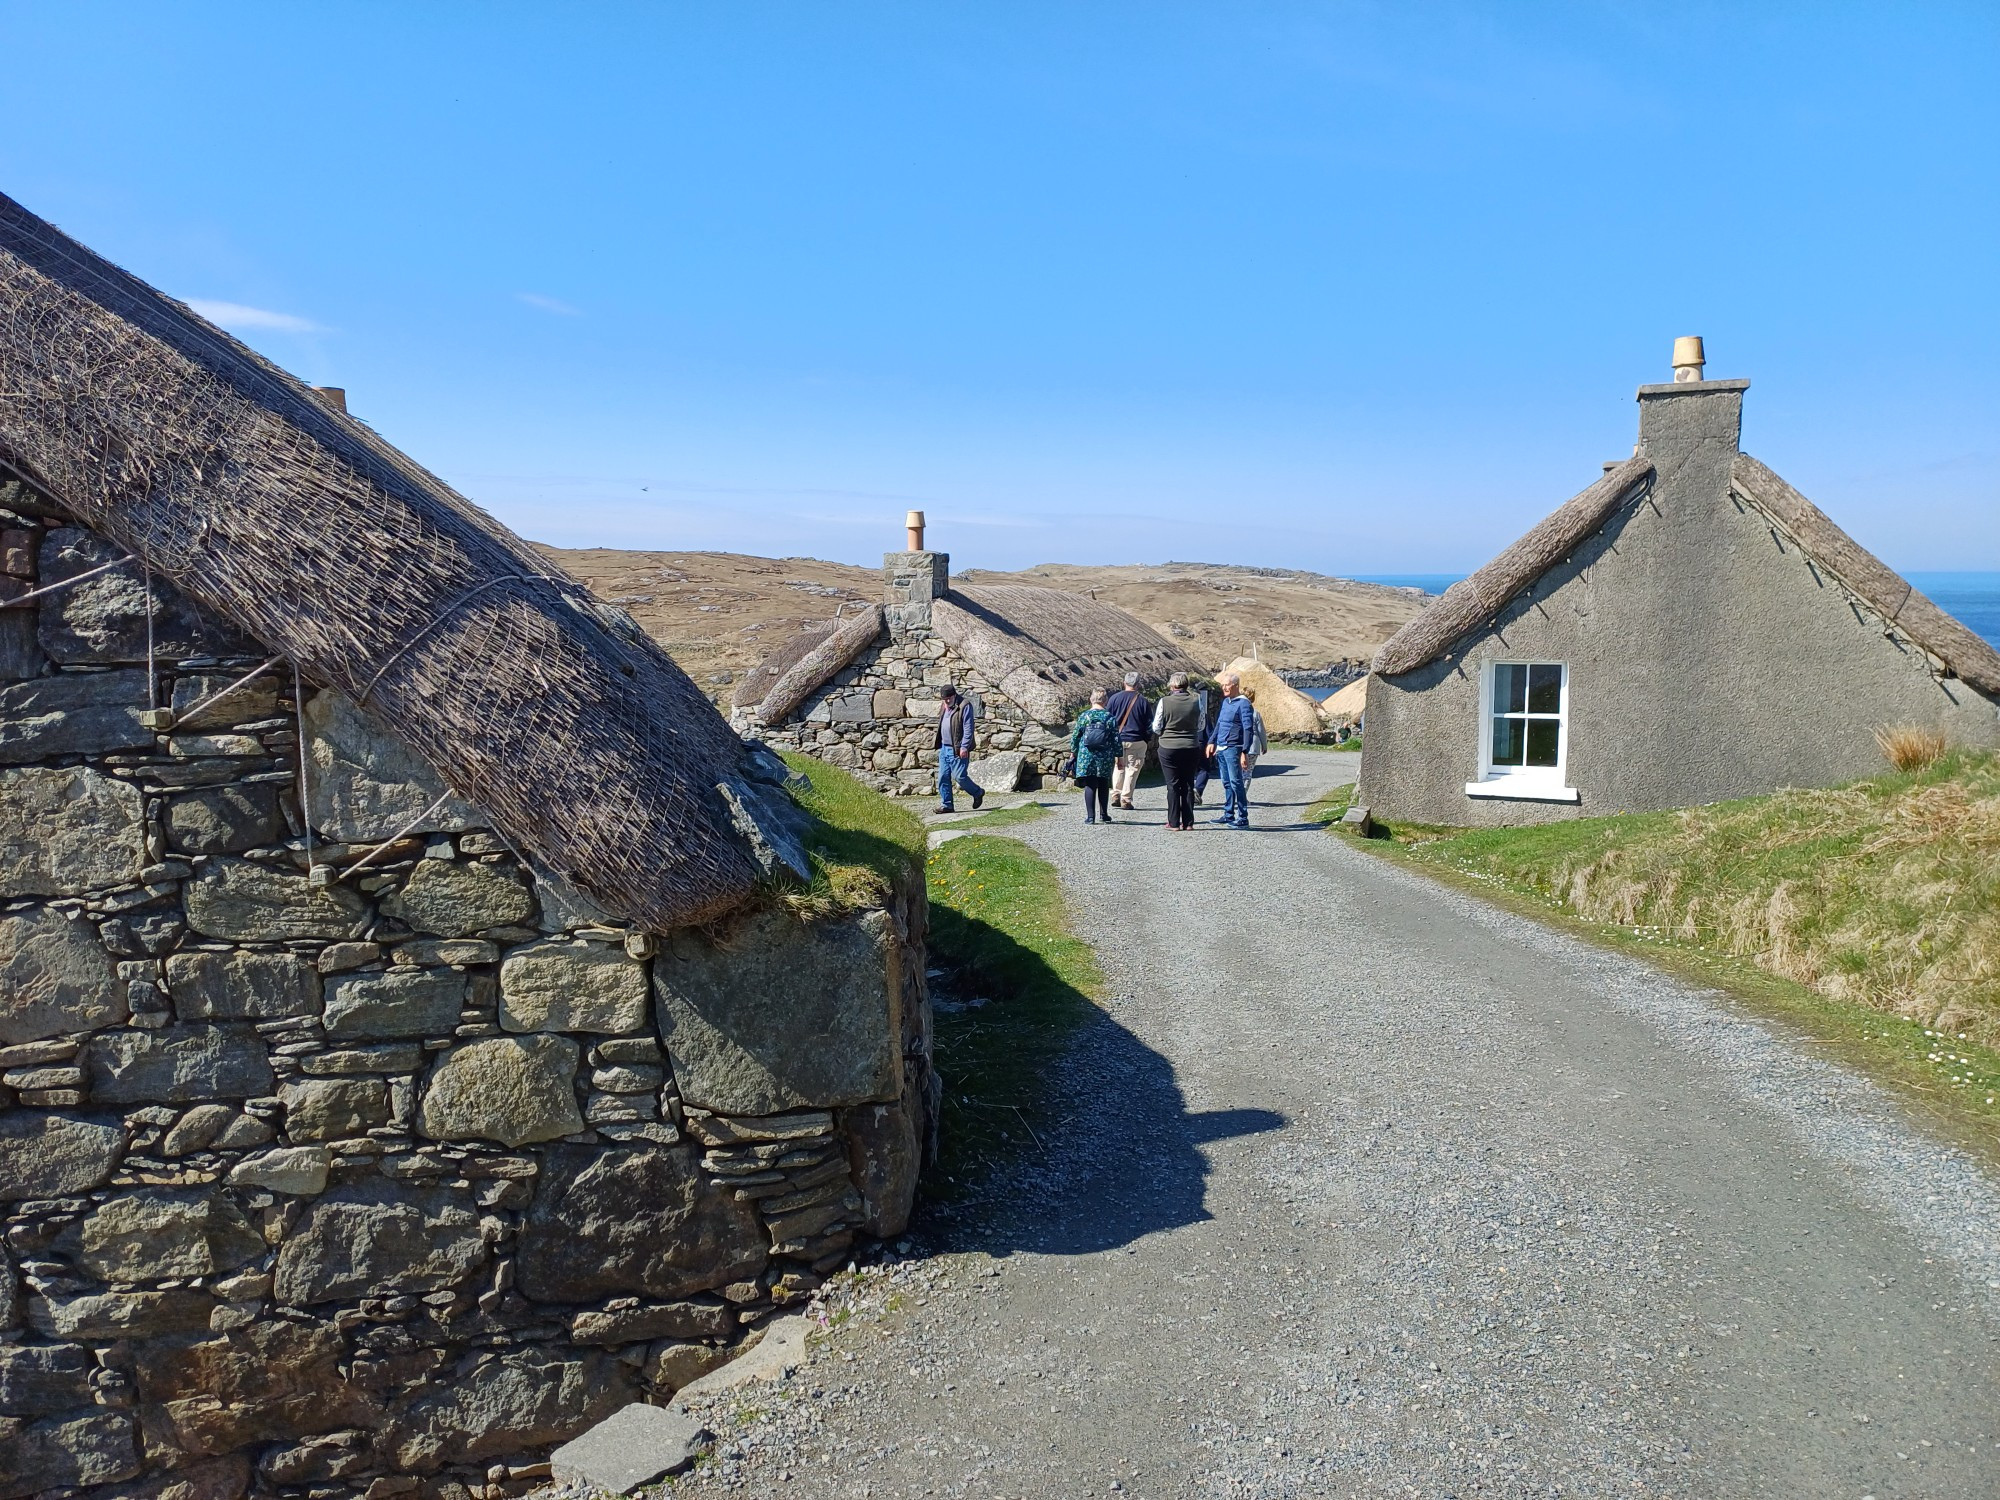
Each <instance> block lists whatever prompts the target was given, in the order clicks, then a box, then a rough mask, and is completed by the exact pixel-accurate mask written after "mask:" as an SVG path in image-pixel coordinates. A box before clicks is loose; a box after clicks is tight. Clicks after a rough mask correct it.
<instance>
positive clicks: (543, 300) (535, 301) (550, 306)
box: [514, 292, 583, 318]
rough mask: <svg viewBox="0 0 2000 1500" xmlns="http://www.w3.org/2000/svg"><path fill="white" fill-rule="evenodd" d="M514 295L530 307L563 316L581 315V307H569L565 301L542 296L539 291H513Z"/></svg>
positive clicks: (575, 316) (573, 316) (574, 316)
mask: <svg viewBox="0 0 2000 1500" xmlns="http://www.w3.org/2000/svg"><path fill="white" fill-rule="evenodd" d="M514 297H515V299H516V300H517V301H520V302H525V303H527V304H528V306H530V307H539V308H540V309H541V310H542V311H543V312H549V313H557V314H559V315H561V316H562V317H565V318H578V317H582V316H583V309H582V308H580V307H571V306H570V305H569V304H568V303H567V302H564V301H562V300H561V299H560V298H557V297H544V296H543V295H542V294H541V293H540V292H516V293H514Z"/></svg>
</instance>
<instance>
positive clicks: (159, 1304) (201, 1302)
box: [28, 1287, 215, 1340]
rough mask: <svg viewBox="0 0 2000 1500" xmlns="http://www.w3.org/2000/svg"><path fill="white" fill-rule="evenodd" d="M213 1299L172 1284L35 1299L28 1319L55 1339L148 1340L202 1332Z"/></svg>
mask: <svg viewBox="0 0 2000 1500" xmlns="http://www.w3.org/2000/svg"><path fill="white" fill-rule="evenodd" d="M214 1311H215V1299H214V1298H213V1297H211V1296H209V1295H208V1294H207V1293H206V1292H197V1291H195V1290H193V1289H192V1288H188V1287H175V1288H172V1289H170V1290H167V1291H158V1292H92V1293H87V1294H85V1295H83V1296H80V1297H62V1296H46V1297H35V1298H33V1299H31V1300H30V1302H29V1304H28V1322H29V1324H30V1326H32V1327H33V1328H34V1329H35V1330H36V1331H37V1332H38V1333H42V1334H46V1335H47V1336H48V1337H50V1338H58V1339H82V1340H90V1339H107V1340H108V1339H125V1338H133V1339H150V1338H159V1337H161V1336H162V1335H165V1334H170V1333H206V1332H207V1331H208V1320H209V1315H210V1314H211V1313H213V1312H214Z"/></svg>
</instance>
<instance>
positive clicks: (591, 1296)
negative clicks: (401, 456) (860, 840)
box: [0, 488, 931, 1500]
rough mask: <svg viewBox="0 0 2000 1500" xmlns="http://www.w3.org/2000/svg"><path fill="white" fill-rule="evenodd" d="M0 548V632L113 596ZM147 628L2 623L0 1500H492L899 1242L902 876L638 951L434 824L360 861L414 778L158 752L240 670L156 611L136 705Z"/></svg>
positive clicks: (91, 547) (161, 606) (71, 536)
mask: <svg viewBox="0 0 2000 1500" xmlns="http://www.w3.org/2000/svg"><path fill="white" fill-rule="evenodd" d="M0 505H4V506H5V507H6V508H5V509H0V574H4V578H5V582H4V583H0V598H5V597H13V596H17V595H18V594H20V593H21V592H23V591H24V590H25V589H26V588H28V587H32V586H33V584H34V583H35V582H36V581H38V580H39V581H42V582H47V581H52V580H54V579H57V578H60V577H65V576H69V575H72V574H74V573H77V572H80V571H82V570H83V569H84V568H86V567H89V566H92V565H94V564H95V562H97V561H99V560H104V559H107V558H109V557H112V556H116V555H117V554H116V553H115V551H113V550H111V549H109V548H108V547H107V546H106V545H105V544H104V543H102V542H101V541H99V540H98V539H97V538H94V537H92V536H90V535H89V534H88V533H85V532H82V531H80V530H78V529H77V528H75V527H72V526H68V525H66V524H63V523H62V521H61V519H60V518H59V517H55V516H52V515H50V514H49V513H48V509H47V507H46V506H42V505H39V504H38V503H37V502H36V501H35V500H34V499H33V497H32V496H29V495H26V494H23V493H21V492H20V491H19V490H18V488H15V489H11V490H0ZM145 587H146V585H145V582H144V579H143V576H142V575H141V574H140V572H139V570H138V569H137V568H136V567H132V568H129V569H120V570H116V571H114V572H112V573H109V574H106V575H103V576H102V577H101V578H99V579H95V580H92V581H90V582H86V583H84V584H80V585H77V586H75V587H74V588H72V589H70V590H68V591H65V592H63V593H61V594H58V595H55V596H53V597H52V598H50V599H48V600H46V601H43V602H41V603H39V604H36V603H31V604H28V605H26V606H19V607H15V608H12V609H8V608H5V607H0V1221H3V1222H0V1227H3V1228H4V1248H0V1500H9V1497H14V1496H23V1495H32V1494H42V1493H45V1492H58V1493H67V1492H69V1491H68V1487H76V1488H75V1492H76V1493H79V1494H83V1495H88V1496H91V1497H111V1496H120V1497H124V1496H132V1497H137V1496H140V1495H171V1496H175V1497H178V1500H208V1497H228V1500H235V1497H241V1496H244V1495H248V1494H256V1495H281V1494H282V1495H299V1496H305V1495H311V1496H316V1497H318V1496H324V1497H337V1496H347V1495H367V1496H370V1497H381V1496H389V1495H412V1496H415V1495H419V1494H421V1495H426V1496H436V1497H449V1500H461V1497H466V1500H469V1497H471V1496H479V1495H501V1494H516V1493H521V1492H523V1491H525V1490H527V1489H529V1488H532V1487H533V1486H534V1485H535V1484H536V1483H537V1482H538V1475H539V1474H540V1473H544V1472H546V1471H545V1470H543V1469H540V1468H538V1465H539V1464H540V1462H541V1461H542V1460H544V1459H545V1456H546V1451H547V1449H548V1447H549V1446H550V1445H551V1444H553V1443H556V1442H559V1441H562V1440H564V1439H566V1438H568V1437H570V1436H572V1435H574V1434H575V1433H576V1432H578V1431H579V1430H581V1429H582V1428H584V1427H586V1426H588V1425H589V1424H591V1423H592V1422H594V1421H596V1420H597V1419H599V1418H601V1417H602V1416H604V1415H605V1414H606V1413H608V1412H609V1411H611V1410H613V1409H615V1408H617V1407H618V1406H620V1405H623V1404H624V1403H626V1402H628V1401H631V1400H634V1399H664V1398H665V1397H666V1396H667V1395H668V1394H670V1393H671V1392H672V1391H673V1390H674V1389H675V1388H676V1387H677V1386H679V1385H681V1384H684V1383H686V1382H687V1381H688V1380H690V1379H693V1378H695V1377H696V1376H698V1375H699V1374H701V1373H703V1372H704V1371H705V1370H707V1369H709V1368H711V1367H712V1366H713V1365H714V1364H716V1363H718V1362H719V1361H720V1360H721V1359H722V1358H724V1357H725V1352H724V1351H726V1350H727V1349H728V1347H729V1346H730V1345H731V1344H732V1343H734V1342H736V1341H738V1340H740V1339H741V1338H742V1337H743V1336H744V1334H745V1332H746V1330H749V1329H753V1328H754V1327H755V1325H756V1324H757V1323H758V1322H759V1321H760V1320H761V1319H762V1318H764V1317H765V1316H767V1315H768V1314H769V1313H770V1312H771V1311H772V1310H773V1309H774V1308H775V1307H778V1306H781V1305H783V1304H785V1303H787V1302H789V1301H792V1300H795V1299H798V1298H801V1297H803V1296H804V1295H806V1294H807V1293H808V1292H809V1291H810V1290H811V1289H812V1288H814V1287H815V1286H817V1285H818V1281H819V1278H820V1277H822V1276H824V1275H825V1274H826V1273H828V1272H829V1271H831V1270H832V1269H833V1268H834V1267H836V1266H838V1265H841V1264H843V1263H844V1262H845V1260H846V1259H847V1257H848V1255H849V1253H850V1247H851V1246H852V1244H853V1243H854V1240H855V1237H856V1236H857V1235H860V1234H890V1233H896V1232H899V1231H900V1230H901V1228H902V1226H903V1224H904V1222H905V1220H906V1218H907V1214H908V1210H909V1205H910V1200H911V1196H912V1194H913V1192H914V1187H915V1178H916V1172H917V1169H918V1165H919V1158H920V1156H921V1154H922V1150H923V1147H924V1142H925V1139H926V1136H927V1133H928V1121H929V1118H930V1109H929V1097H930V1092H929V1091H930V1088H931V1081H930V1074H929V1061H928V1060H929V1047H930V1033H929V1001H928V998H927V995H926V992H925V988H924V941H925V901H924V890H923V884H922V872H921V870H920V869H917V868H915V867H913V868H912V869H911V871H910V872H909V874H908V876H907V877H906V878H905V879H904V880H903V881H902V882H900V883H899V884H898V886H897V887H896V890H895V893H894V896H893V899H892V900H891V901H889V903H888V904H887V905H886V907H885V908H883V909H881V910H876V911H870V912H866V913H861V914H858V915H856V916H853V917H851V918H848V919H845V920H838V921H832V922H827V923H821V924H815V925H810V926H808V925H805V924H803V923H802V922H801V921H800V920H799V919H798V918H797V917H795V916H794V915H793V914H792V913H791V911H790V910H789V909H788V908H786V907H784V906H782V905H772V906H770V907H767V908H760V909H756V910H752V911H748V912H745V913H743V914H741V915H740V916H739V917H738V919H737V922H736V927H735V930H733V931H720V932H706V933H693V932H682V933H673V934H667V935H665V936H663V937H654V936H653V935H650V934H644V933H637V932H630V931H627V930H625V929H624V928H623V927H622V926H620V925H619V924H618V923H616V922H614V921H612V920H611V919H609V918H608V917H607V916H606V915H605V914H604V913H603V912H602V911H600V910H598V909H596V908H595V907H594V906H593V905H592V904H591V903H590V902H589V901H588V900H586V899H584V898H583V897H582V896H580V895H579V894H578V893H576V892H575V891H574V890H572V889H570V888H569V887H567V886H566V885H564V884H563V883H562V882H560V881H557V880H554V879H552V878H549V877H547V876H545V875H543V874H541V873H539V872H537V871H536V870H535V869H534V868H533V867H532V866H531V865H530V864H529V863H528V862H527V861H526V860H524V859H523V858H522V857H521V856H520V854H518V853H517V852H516V851H515V850H514V849H512V848H510V847H509V845H508V843H507V841H506V840H505V839H504V838H503V837H501V836H500V835H499V834H498V833H496V832H495V831H494V830H492V829H491V828H490V827H488V826H486V822H487V820H486V819H485V818H484V816H483V815H482V814H481V813H480V811H479V810H478V809H477V808H475V807H471V806H469V805H466V804H464V803H461V802H457V801H455V800H449V799H448V800H447V801H446V802H445V804H444V805H443V807H442V808H441V809H440V810H439V811H438V813H437V814H436V815H435V816H433V817H432V818H430V819H428V820H425V821H422V822H421V823H420V824H419V826H417V827H416V828H415V829H412V830H409V832H408V834H407V836H404V837H401V838H399V839H398V840H397V841H396V842H394V843H393V844H389V845H386V846H384V845H383V844H382V843H381V842H380V841H382V840H384V839H388V838H390V837H391V836H392V835H398V834H403V833H404V832H405V830H406V829H409V825H410V824H411V823H412V821H413V820H417V819H418V818H419V815H420V814H421V813H422V812H423V811H424V810H425V809H427V808H430V807H431V806H432V804H433V803H434V802H435V801H436V799H437V798H438V796H439V795H440V792H441V790H442V787H441V784H440V783H439V782H438V780H437V778H436V777H435V776H434V775H433V774H432V772H431V771H430V769H429V768H428V767H426V766H425V765H423V764H422V763H421V762H419V761H418V760H416V759H415V757H413V756H412V755H410V754H409V752H407V751H406V750H404V749H403V748H402V747H401V746H400V745H399V744H397V742H396V741H395V740H394V739H393V738H392V737H391V736H389V735H388V734H386V733H385V732H384V731H383V730H382V729H381V728H380V727H379V726H378V725H376V724H375V723H373V722H372V721H371V720H369V719H368V718H367V717H366V716H364V715H363V714H361V713H360V712H359V711H357V710H356V709H355V708H353V706H352V705H351V704H349V703H347V702H346V701H345V700H343V699H341V698H340V697H338V696H337V695H335V694H332V693H318V694H312V695H310V696H309V697H308V699H307V701H306V702H304V703H303V704H300V703H296V702H294V700H293V694H292V680H291V677H290V675H289V671H288V669H285V668H282V667H281V668H279V669H278V671H277V672H276V673H274V674H271V675H267V676H263V677H260V678H258V679H256V680H255V681H254V682H253V683H252V684H251V685H250V686H248V687H246V688H243V689H241V690H238V691H237V692H235V693H232V694H231V695H229V696H228V697H226V698H224V699H222V700H220V701H218V702H217V703H215V704H214V705H213V706H212V707H210V708H208V709H206V710H202V711H199V712H190V711H192V710H196V709H197V707H198V705H199V704H200V702H201V700H202V699H203V698H205V697H206V696H207V695H208V694H210V693H212V692H214V691H215V690H217V689H219V688H221V687H223V686H224V685H226V684H227V683H229V682H230V681H232V680H234V679H235V678H236V677H238V676H240V675H241V673H243V672H246V671H248V670H249V669H250V668H251V667H253V666H255V665H256V664H257V663H258V662H259V661H261V660H263V659H264V658H265V657H266V656H267V655H269V654H270V653H268V652H266V651H264V650H263V649H262V647H261V646H259V645H257V644H256V643H253V642H248V641H245V640H243V639H241V638H240V637H236V636H234V635H233V634H232V633H231V632H229V631H228V630H227V629H226V628H225V627H223V626H221V625H219V624H218V623H217V622H215V621H212V620H208V619H205V618H203V617H202V616H201V614H200V612H199V611H197V610H195V609H193V608H192V607H190V606H189V605H188V604H187V603H186V602H185V601H183V600H180V599H177V598H174V597H172V596H171V595H170V594H169V593H168V592H167V591H165V590H164V589H158V588H157V586H156V600H157V603H156V607H155V609H154V620H153V640H154V648H155V653H156V657H157V660H158V669H157V687H156V688H155V689H154V690H153V692H152V694H151V695H150V696H149V688H148V681H147V673H146V670H145V668H144V665H143V664H144V661H145V657H146V639H145V636H146V618H145V617H146V609H145V593H144V589H145ZM152 703H158V704H161V705H168V704H170V705H172V706H173V707H174V708H175V709H176V710H177V711H179V715H180V716H179V717H178V718H177V719H176V720H175V721H174V722H173V724H172V726H171V727H161V726H163V725H164V723H165V721H164V720H163V719H161V718H160V717H158V716H156V715H152V714H149V713H148V709H149V707H150V706H151V704H152ZM302 733H303V737H304V754H303V756H301V734H302ZM753 764H762V765H764V766H766V767H767V768H768V767H770V766H772V765H774V764H775V762H774V761H772V760H771V759H770V758H768V757H763V758H760V759H759V760H758V761H754V762H753ZM302 765H303V770H304V780H305V796H304V798H303V805H302V802H301V796H300V780H301V777H300V772H301V767H302ZM766 774H767V775H768V774H769V772H768V770H767V772H766ZM780 774H782V773H781V771H780ZM610 790H611V789H607V792H608V793H609V792H610ZM308 824H310V825H311V831H310V834H308Z"/></svg>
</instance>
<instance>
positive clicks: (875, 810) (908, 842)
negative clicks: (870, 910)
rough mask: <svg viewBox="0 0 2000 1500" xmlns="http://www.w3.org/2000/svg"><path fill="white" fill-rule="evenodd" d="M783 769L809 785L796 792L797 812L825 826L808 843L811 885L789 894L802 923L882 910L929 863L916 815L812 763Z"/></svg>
mask: <svg viewBox="0 0 2000 1500" xmlns="http://www.w3.org/2000/svg"><path fill="white" fill-rule="evenodd" d="M784 760H785V764H786V765H788V766H790V767H791V768H792V769H793V770H794V771H797V772H798V773H799V774H800V775H802V776H804V777H805V779H806V784H805V786H803V787H796V786H795V787H794V789H793V792H792V796H793V799H794V800H795V801H797V802H798V804H799V805H800V806H801V807H803V808H805V809H806V811H807V812H810V813H811V814H812V815H813V816H814V817H816V818H817V819H819V826H818V827H817V828H816V829H814V830H813V834H812V837H811V838H810V839H809V840H808V841H807V849H806V852H807V853H808V854H809V855H810V856H811V857H812V866H813V878H812V882H811V884H810V885H808V886H807V887H806V889H804V890H803V891H799V890H793V891H788V892H787V893H786V894H785V900H786V902H787V903H788V904H789V905H790V906H791V907H792V908H793V909H794V910H795V911H797V912H798V913H799V914H800V915H801V916H804V917H807V918H811V917H814V916H833V915H837V914H838V913H840V912H844V911H857V910H861V909H864V908H867V907H871V906H880V905H882V904H883V903H884V902H885V901H886V900H887V899H888V897H889V894H890V891H891V889H892V888H893V887H894V885H895V883H896V881H897V880H899V879H901V878H902V877H903V875H904V874H905V873H906V872H908V871H910V870H912V869H914V868H915V867H916V866H917V865H918V864H919V863H920V862H921V861H922V859H923V857H924V825H923V824H922V823H921V822H920V821H919V820H918V819H917V816H916V814H915V813H913V812H911V811H910V810H909V809H908V808H906V807H903V806H900V805H899V804H898V803H896V802H895V801H893V800H891V799H890V798H888V797H884V796H883V795H882V794H881V793H880V792H877V791H876V790H874V788H872V787H869V786H867V785H865V784H864V783H862V782H860V781H857V780H856V779H855V778H854V777H852V776H850V775H848V774H847V773H846V772H845V771H843V770H841V769H840V768H839V767H838V766H830V765H828V764H827V763H826V762H825V761H823V760H816V759H814V758H813V757H812V756H810V755H787V756H785V757H784Z"/></svg>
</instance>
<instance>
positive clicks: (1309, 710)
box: [1217, 656, 1320, 739]
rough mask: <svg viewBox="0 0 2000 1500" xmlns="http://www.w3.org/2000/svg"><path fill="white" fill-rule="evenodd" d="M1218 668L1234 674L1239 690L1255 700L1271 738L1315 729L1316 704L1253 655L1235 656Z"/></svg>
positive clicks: (1317, 712) (1317, 727)
mask: <svg viewBox="0 0 2000 1500" xmlns="http://www.w3.org/2000/svg"><path fill="white" fill-rule="evenodd" d="M1222 671H1224V672H1234V673H1235V674H1236V680H1237V682H1238V683H1240V684H1241V685H1242V688H1243V691H1244V692H1246V693H1248V694H1249V695H1250V697H1251V698H1252V699H1254V700H1255V702H1256V705H1257V713H1258V716H1259V717H1260V718H1262V719H1263V721H1264V732H1265V733H1266V734H1268V735H1270V736H1271V737H1272V738H1274V739H1275V738H1277V737H1278V736H1280V735H1300V734H1318V733H1319V731H1320V722H1319V705H1318V704H1317V703H1315V702H1313V700H1312V699H1310V698H1308V697H1307V696H1306V695H1305V694H1304V693H1302V692H1300V691H1299V690H1298V689H1297V688H1295V687H1293V686H1292V685H1291V684H1290V683H1289V682H1287V681H1285V679H1284V678H1282V677H1280V676H1279V675H1278V674H1277V673H1276V672H1273V671H1272V670H1271V669H1270V668H1269V667H1267V666H1265V665H1264V663H1263V662H1261V661H1258V660H1257V659H1256V658H1255V657H1253V656H1239V657H1237V658H1236V660H1235V661H1233V662H1231V663H1230V664H1229V665H1228V666H1226V667H1224V668H1223V669H1222ZM1217 675H1218V676H1220V675H1221V674H1220V673H1218V674H1217Z"/></svg>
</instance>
